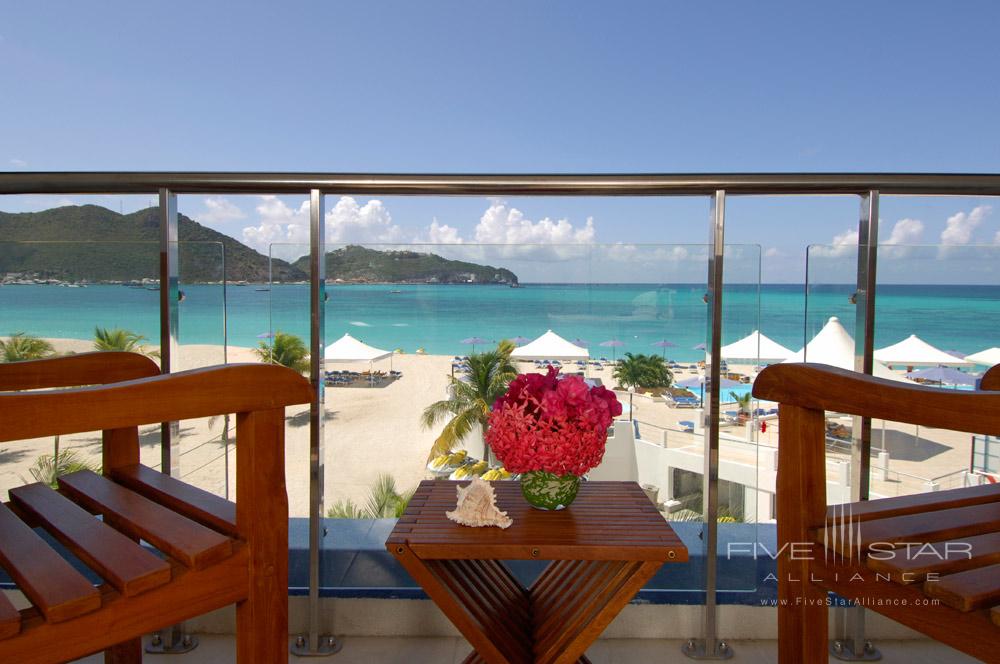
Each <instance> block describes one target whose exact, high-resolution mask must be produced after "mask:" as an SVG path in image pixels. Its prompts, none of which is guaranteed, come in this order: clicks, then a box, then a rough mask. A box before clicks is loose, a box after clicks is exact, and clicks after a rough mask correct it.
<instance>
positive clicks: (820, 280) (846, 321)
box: [774, 245, 858, 504]
mask: <svg viewBox="0 0 1000 664" xmlns="http://www.w3.org/2000/svg"><path fill="white" fill-rule="evenodd" d="M857 252H858V248H857V245H811V246H809V247H808V248H807V250H806V277H805V280H806V288H805V290H806V297H805V315H804V325H803V330H802V335H801V336H800V338H799V340H798V344H797V346H796V347H795V350H796V351H797V352H796V354H795V355H794V356H792V360H793V361H796V362H818V363H821V364H830V365H833V366H836V367H840V368H841V369H849V370H851V371H853V370H854V350H855V337H856V331H855V320H856V306H855V303H854V292H855V291H856V290H857V265H858V258H857ZM853 423H854V419H853V417H851V416H850V415H848V414H844V413H834V412H828V413H827V418H826V478H827V489H826V497H827V503H829V504H837V503H843V502H850V500H851V446H852V442H851V434H852V431H853ZM774 429H775V434H777V429H778V427H774Z"/></svg>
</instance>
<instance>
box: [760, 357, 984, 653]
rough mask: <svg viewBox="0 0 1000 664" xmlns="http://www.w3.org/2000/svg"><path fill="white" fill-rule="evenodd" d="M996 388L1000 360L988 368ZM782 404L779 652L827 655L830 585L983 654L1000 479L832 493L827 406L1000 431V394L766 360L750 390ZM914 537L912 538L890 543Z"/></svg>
mask: <svg viewBox="0 0 1000 664" xmlns="http://www.w3.org/2000/svg"><path fill="white" fill-rule="evenodd" d="M982 388H983V390H1000V367H994V368H993V369H991V370H990V371H989V372H987V374H986V375H985V376H984V377H983V380H982ZM753 393H754V396H756V397H757V398H760V399H768V400H771V401H777V402H779V403H780V404H781V407H780V409H779V412H778V417H779V426H780V429H779V431H780V433H779V444H778V477H777V491H776V499H777V503H776V507H777V521H778V542H777V551H778V602H779V604H778V655H779V662H781V664H799V663H800V662H801V663H802V664H816V663H818V662H824V663H825V662H826V661H827V658H828V656H829V655H828V651H827V648H828V645H827V636H828V635H827V593H828V592H835V593H836V594H837V595H839V596H841V597H843V598H846V599H849V600H852V601H855V602H859V603H861V604H863V605H864V606H865V607H867V608H869V609H870V610H872V611H876V612H878V613H881V614H883V615H885V616H887V617H889V618H891V619H892V620H895V621H897V622H900V623H902V624H904V625H906V626H907V627H910V628H912V629H915V630H917V631H918V632H922V633H923V634H926V635H928V636H930V637H932V638H935V639H937V640H939V641H942V642H943V643H945V644H947V645H949V646H951V647H953V648H955V649H956V650H960V651H962V652H964V653H967V654H969V655H971V656H973V657H978V658H980V659H982V660H983V661H990V662H996V661H998V660H997V650H998V644H1000V565H998V563H997V561H998V559H1000V543H998V541H997V533H996V531H997V528H998V526H1000V485H998V484H986V485H982V486H973V487H967V488H961V489H952V490H948V491H938V492H929V493H921V494H916V495H912V496H898V497H894V498H885V499H881V500H872V501H863V502H859V503H852V504H848V505H834V506H831V507H827V504H826V458H825V454H824V451H825V444H824V435H825V425H824V424H825V421H826V411H835V412H839V413H849V414H853V415H861V416H863V417H870V418H873V419H884V420H889V421H895V422H907V423H910V424H918V425H920V426H924V427H934V428H940V429H949V430H956V431H966V432H970V433H981V434H988V435H998V434H1000V394H994V393H990V392H987V391H978V392H974V391H961V390H950V389H939V388H931V387H922V386H916V385H908V384H904V383H899V382H897V381H890V380H883V379H879V378H873V377H871V376H865V375H862V374H857V373H853V372H849V371H844V370H842V369H836V368H834V367H829V366H825V365H819V364H779V365H775V366H772V367H768V368H767V369H764V370H763V371H762V372H761V373H760V375H759V376H758V378H757V381H756V382H755V384H754V390H753ZM901 543H907V544H906V546H894V545H895V544H901Z"/></svg>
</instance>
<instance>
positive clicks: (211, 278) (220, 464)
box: [157, 241, 255, 499]
mask: <svg viewBox="0 0 1000 664" xmlns="http://www.w3.org/2000/svg"><path fill="white" fill-rule="evenodd" d="M177 258H178V267H179V269H178V302H177V313H178V338H177V341H178V348H177V357H176V358H175V359H174V361H173V362H172V365H173V366H172V370H173V371H175V372H176V371H184V370H187V369H196V368H200V367H208V366H215V365H220V364H226V363H227V362H248V361H255V357H254V355H253V354H252V352H250V351H249V350H248V349H247V348H245V347H242V346H232V347H231V346H230V345H229V344H228V319H227V304H228V297H229V293H230V292H231V291H232V290H237V289H240V290H242V289H243V288H238V287H234V286H233V285H231V284H229V283H228V279H227V274H226V262H225V249H224V247H223V245H222V243H221V242H184V241H182V242H179V243H178V246H177ZM245 283H246V282H240V284H241V286H243V285H244V284H245ZM178 432H179V448H178V454H179V455H180V457H179V467H180V478H181V479H182V480H184V481H185V482H187V483H189V484H192V485H194V486H197V487H199V488H201V489H204V490H206V491H209V492H211V493H214V494H216V495H218V496H222V497H225V498H229V499H235V486H236V485H235V478H236V469H235V466H236V455H235V447H234V446H235V442H236V419H235V417H233V416H232V415H219V416H217V417H210V418H200V419H196V420H183V421H181V422H179V423H178ZM157 467H159V466H157Z"/></svg>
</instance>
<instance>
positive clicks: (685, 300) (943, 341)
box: [0, 282, 1000, 361]
mask: <svg viewBox="0 0 1000 664" xmlns="http://www.w3.org/2000/svg"><path fill="white" fill-rule="evenodd" d="M181 290H183V291H184V300H183V301H182V302H181V304H180V342H181V343H182V344H216V345H222V344H223V343H224V341H225V343H227V344H228V345H232V346H255V345H257V343H259V341H260V335H264V334H268V333H270V332H273V331H277V330H280V331H285V332H291V333H293V334H297V335H300V336H303V337H307V336H308V331H309V299H308V298H309V288H308V285H307V284H273V285H268V284H267V283H263V284H247V285H242V284H240V285H236V284H232V283H230V284H228V285H227V286H226V287H225V288H223V286H222V285H221V284H189V283H182V285H181ZM705 291H706V287H705V284H704V283H700V284H699V283H669V284H634V283H633V284H579V283H569V284H567V283H538V282H526V283H522V287H521V288H509V287H506V286H493V285H445V284H388V283H387V284H329V285H328V287H327V292H328V302H327V307H326V343H328V344H329V343H332V342H333V341H335V340H336V339H337V338H339V337H341V336H342V335H343V334H344V333H345V332H348V333H350V334H351V335H352V336H354V337H357V338H359V339H361V340H363V341H365V342H366V343H369V344H372V345H374V346H378V347H381V348H386V349H389V350H392V349H396V348H402V349H403V350H404V351H406V352H408V353H412V352H414V351H415V350H417V349H418V348H423V349H424V350H425V351H426V352H427V353H433V354H445V355H464V354H468V352H469V351H471V346H469V345H463V344H461V343H460V341H461V340H462V339H465V338H468V337H474V336H479V337H483V338H485V339H488V340H489V342H490V344H492V343H495V341H498V340H500V339H504V338H514V337H517V336H521V337H527V338H535V337H537V336H538V335H540V334H543V333H544V332H545V331H546V330H549V329H551V330H554V331H555V332H556V333H558V334H560V335H561V336H563V337H565V338H566V339H569V340H573V339H582V340H584V341H586V342H588V344H589V347H590V353H591V355H592V356H593V357H601V356H606V357H612V356H613V355H621V354H623V353H625V352H632V353H661V352H665V354H666V355H667V356H668V357H670V358H672V359H676V360H680V361H693V360H697V359H700V358H701V357H703V354H702V353H701V352H700V351H698V350H695V349H694V346H696V345H698V344H699V343H703V342H704V341H705V338H706V333H707V319H706V315H707V307H706V306H705V304H704V301H703V296H704V294H705ZM853 292H854V285H853V284H810V286H809V292H808V294H807V293H806V290H805V285H804V284H761V285H759V286H758V285H757V284H727V285H726V288H725V290H724V293H723V334H724V340H725V343H730V342H732V341H735V340H737V339H739V338H741V337H743V336H745V335H747V334H749V333H750V332H752V331H753V330H756V329H760V330H761V331H762V332H763V333H764V334H766V335H767V336H769V337H771V338H772V339H774V340H775V341H777V342H778V343H781V344H783V345H785V346H787V347H788V348H790V349H792V350H798V349H799V348H801V347H802V346H803V344H804V343H805V342H807V341H808V340H809V339H811V338H812V336H813V335H815V334H816V333H817V332H818V331H819V330H820V329H821V328H822V326H823V325H824V324H825V323H826V321H827V320H828V319H829V318H830V317H831V316H837V317H839V318H840V320H841V322H842V323H843V324H844V325H845V327H846V328H847V329H848V331H851V332H853V323H854V305H853V304H851V302H850V296H851V294H852V293H853ZM224 303H225V306H224ZM998 320H1000V286H992V285H909V284H908V285H883V286H880V287H879V288H878V290H877V292H876V330H875V340H876V347H880V346H886V345H889V344H892V343H895V342H897V341H900V340H902V339H904V338H906V337H907V336H909V335H910V334H917V335H918V336H920V337H921V338H923V339H924V340H925V341H927V342H929V343H931V344H933V345H935V346H937V347H939V348H942V349H945V350H957V351H960V352H963V353H966V354H971V353H974V352H978V351H980V350H983V349H985V348H989V347H992V346H1000V329H998V326H997V325H995V321H998ZM95 326H102V327H123V328H127V329H130V330H133V331H135V332H138V333H139V334H142V335H144V336H145V337H146V338H147V339H148V340H149V342H150V343H156V342H157V341H158V338H159V293H158V292H157V291H154V290H147V289H144V288H128V287H125V286H122V285H110V284H90V285H88V286H87V287H86V288H65V287H60V286H58V285H6V286H3V287H0V335H9V334H12V333H14V332H26V333H29V334H34V335H38V336H43V337H58V338H70V339H84V340H87V339H91V338H93V332H94V327H95ZM662 340H667V341H670V342H671V343H674V344H676V346H674V347H670V348H666V349H661V348H658V347H655V346H653V344H654V343H655V342H658V341H662ZM607 341H617V342H621V344H622V345H621V346H617V347H602V346H600V344H601V343H602V342H607ZM479 348H481V346H477V350H478V349H479Z"/></svg>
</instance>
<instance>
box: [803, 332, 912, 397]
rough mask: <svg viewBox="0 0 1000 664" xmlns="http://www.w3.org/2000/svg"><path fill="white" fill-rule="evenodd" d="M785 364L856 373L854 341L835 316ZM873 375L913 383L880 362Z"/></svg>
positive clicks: (874, 368)
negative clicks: (807, 364)
mask: <svg viewBox="0 0 1000 664" xmlns="http://www.w3.org/2000/svg"><path fill="white" fill-rule="evenodd" d="M785 362H818V363H820V364H829V365H830V366H834V367H839V368H841V369H847V370H848V371H854V339H853V338H851V335H850V334H848V333H847V330H845V329H844V326H843V325H841V324H840V319H838V318H837V317H836V316H833V317H832V318H830V320H828V321H827V322H826V325H824V326H823V329H822V330H820V331H819V332H818V333H817V334H816V336H815V337H813V338H812V340H811V341H810V342H809V343H807V344H806V346H805V348H803V349H802V350H800V351H799V352H797V353H793V354H792V356H791V357H789V358H788V359H787V360H785ZM872 373H873V374H874V375H875V376H877V377H879V378H888V379H889V380H898V381H901V382H904V383H909V382H911V381H909V380H907V379H906V378H905V377H904V376H901V375H900V374H898V373H895V372H893V371H891V370H890V369H889V367H887V366H885V365H884V364H882V363H881V362H878V361H876V362H875V364H874V367H873V371H872Z"/></svg>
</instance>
